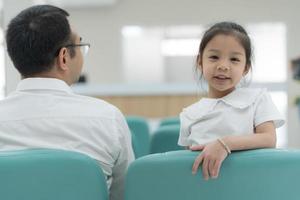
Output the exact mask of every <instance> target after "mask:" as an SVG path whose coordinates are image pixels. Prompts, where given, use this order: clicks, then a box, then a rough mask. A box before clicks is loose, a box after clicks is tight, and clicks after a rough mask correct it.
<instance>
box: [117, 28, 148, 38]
mask: <svg viewBox="0 0 300 200" xmlns="http://www.w3.org/2000/svg"><path fill="white" fill-rule="evenodd" d="M142 32H143V29H142V28H141V27H140V26H126V27H124V28H123V29H122V35H123V36H124V37H137V36H140V35H141V34H142Z"/></svg>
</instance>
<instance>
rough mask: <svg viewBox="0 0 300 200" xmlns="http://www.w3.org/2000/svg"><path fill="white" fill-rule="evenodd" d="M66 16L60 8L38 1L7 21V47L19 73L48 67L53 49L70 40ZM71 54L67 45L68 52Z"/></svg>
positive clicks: (30, 73) (56, 49)
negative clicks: (35, 4)
mask: <svg viewBox="0 0 300 200" xmlns="http://www.w3.org/2000/svg"><path fill="white" fill-rule="evenodd" d="M68 16H69V13H67V12H66V11H65V10H63V9H61V8H58V7H55V6H51V5H38V6H32V7H30V8H27V9H25V10H23V11H22V12H20V13H19V14H18V15H17V16H16V17H15V18H13V19H12V20H11V21H10V23H9V24H8V28H7V31H6V44H7V51H8V54H9V56H10V58H11V60H12V62H13V63H14V66H15V67H16V69H17V70H18V71H19V72H20V74H21V75H22V76H23V77H30V76H31V75H34V74H37V73H41V72H45V71H49V70H50V69H51V68H52V66H53V64H54V58H55V57H56V56H57V54H56V52H57V51H58V50H59V49H60V48H61V47H63V46H64V45H66V44H68V43H72V40H73V38H72V32H71V28H70V25H69V22H68V19H67V17H68ZM73 51H74V50H73ZM74 54H75V52H72V49H70V55H71V56H74Z"/></svg>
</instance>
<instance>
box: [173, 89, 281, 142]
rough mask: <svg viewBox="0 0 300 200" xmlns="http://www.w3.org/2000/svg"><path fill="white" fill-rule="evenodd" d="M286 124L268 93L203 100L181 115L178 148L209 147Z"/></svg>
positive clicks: (241, 92) (237, 91)
mask: <svg viewBox="0 0 300 200" xmlns="http://www.w3.org/2000/svg"><path fill="white" fill-rule="evenodd" d="M267 121H273V122H274V124H275V126H276V128H278V127H280V126H282V125H283V124H284V120H283V118H282V116H281V114H280V113H279V111H278V109H277V108H276V106H275V105H274V103H273V101H272V99H271V97H270V95H269V94H268V93H267V90H266V89H253V88H252V89H251V88H238V89H235V90H234V91H233V92H231V93H230V94H228V95H226V96H225V97H223V98H218V99H212V98H202V99H200V101H198V102H197V103H195V104H192V105H190V106H188V107H187V108H184V109H183V111H182V112H181V113H180V123H181V127H180V135H179V140H178V144H179V145H181V146H193V145H199V144H206V143H209V142H211V141H214V140H216V139H217V138H220V137H223V136H226V135H245V134H251V133H254V129H255V127H256V126H258V125H260V124H262V123H264V122H267Z"/></svg>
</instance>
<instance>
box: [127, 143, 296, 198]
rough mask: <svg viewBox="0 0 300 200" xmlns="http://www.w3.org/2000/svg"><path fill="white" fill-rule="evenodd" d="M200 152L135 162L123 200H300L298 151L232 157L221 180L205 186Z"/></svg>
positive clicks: (225, 165) (185, 151)
mask: <svg viewBox="0 0 300 200" xmlns="http://www.w3.org/2000/svg"><path fill="white" fill-rule="evenodd" d="M198 153H199V152H190V151H187V150H184V151H174V152H168V153H162V154H152V155H148V156H145V157H143V158H141V159H138V160H136V161H135V162H133V163H132V165H131V166H130V167H129V170H128V173H127V177H126V189H125V191H126V194H125V196H126V198H125V200H141V199H142V200H153V199H155V200H183V199H184V200H195V199H197V200H202V199H203V200H221V199H222V200H241V199H242V200H254V199H255V200H283V199H288V200H298V199H300V194H299V186H300V151H299V150H276V149H260V150H251V151H241V152H234V153H232V154H231V155H230V156H229V157H228V158H227V159H226V160H225V161H224V163H223V165H222V167H221V171H220V174H219V177H218V178H217V179H210V180H208V181H205V180H204V179H203V177H202V172H201V167H200V168H199V171H198V173H197V174H196V175H193V174H192V164H193V162H194V160H195V158H196V156H197V155H198Z"/></svg>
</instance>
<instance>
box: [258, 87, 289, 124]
mask: <svg viewBox="0 0 300 200" xmlns="http://www.w3.org/2000/svg"><path fill="white" fill-rule="evenodd" d="M267 121H273V122H274V124H275V127H276V128H279V127H281V126H282V125H283V124H284V123H285V122H284V119H283V117H282V115H281V114H280V112H279V111H278V109H277V107H276V106H275V105H274V103H273V101H272V98H271V96H270V95H269V94H268V93H267V92H264V93H263V94H262V96H261V98H259V99H258V102H257V105H256V109H255V113H254V126H255V127H256V126H258V125H260V124H262V123H264V122H267Z"/></svg>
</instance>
